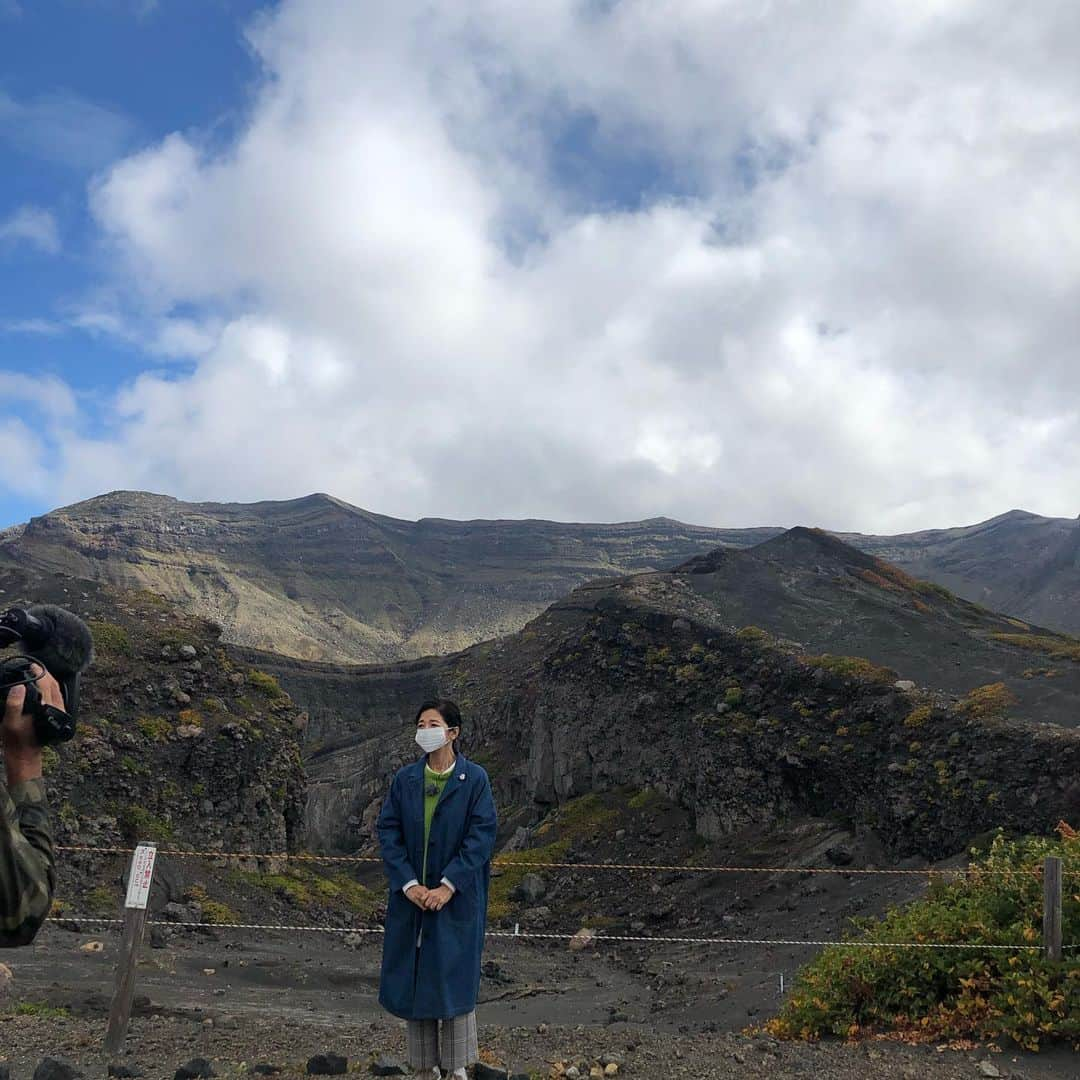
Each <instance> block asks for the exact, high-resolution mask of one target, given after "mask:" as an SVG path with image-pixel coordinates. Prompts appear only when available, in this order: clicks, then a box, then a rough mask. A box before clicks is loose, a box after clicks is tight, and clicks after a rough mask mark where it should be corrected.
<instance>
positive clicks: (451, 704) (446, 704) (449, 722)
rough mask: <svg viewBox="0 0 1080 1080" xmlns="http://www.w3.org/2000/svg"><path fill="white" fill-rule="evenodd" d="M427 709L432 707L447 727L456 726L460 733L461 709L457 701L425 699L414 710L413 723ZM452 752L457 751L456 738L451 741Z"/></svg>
mask: <svg viewBox="0 0 1080 1080" xmlns="http://www.w3.org/2000/svg"><path fill="white" fill-rule="evenodd" d="M428 709H434V710H435V711H436V712H437V713H438V714H439V715H440V716H441V717H442V718H443V720H445V721H446V726H447V727H448V728H457V729H458V735H459V737H460V735H461V710H460V709H459V708H458V706H457V702H455V701H450V700H448V699H447V698H431V699H429V700H428V701H425V702H424V703H423V704H422V705H421V706H420V708H419V709H417V710H416V719H415V720H414V721H413V723H414V724H417V723H419V722H420V717H421V716H423V715H424V713H426V712H427V711H428ZM453 747H454V753H455V754H456V753H457V748H458V740H457V739H455V740H454V742H453Z"/></svg>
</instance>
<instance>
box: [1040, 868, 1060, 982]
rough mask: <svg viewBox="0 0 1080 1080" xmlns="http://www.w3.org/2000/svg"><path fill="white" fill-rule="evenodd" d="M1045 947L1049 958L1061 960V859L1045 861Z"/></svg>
mask: <svg viewBox="0 0 1080 1080" xmlns="http://www.w3.org/2000/svg"><path fill="white" fill-rule="evenodd" d="M1043 947H1044V948H1045V949H1046V958H1047V960H1056V961H1058V962H1060V961H1061V860H1060V859H1059V858H1056V857H1055V856H1053V855H1051V856H1049V857H1048V858H1047V860H1046V862H1045V863H1043Z"/></svg>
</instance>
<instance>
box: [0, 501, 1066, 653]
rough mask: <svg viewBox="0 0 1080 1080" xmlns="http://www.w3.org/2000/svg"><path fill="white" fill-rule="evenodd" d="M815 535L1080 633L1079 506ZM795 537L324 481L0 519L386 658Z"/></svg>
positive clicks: (229, 635)
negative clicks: (293, 492) (433, 507)
mask: <svg viewBox="0 0 1080 1080" xmlns="http://www.w3.org/2000/svg"><path fill="white" fill-rule="evenodd" d="M800 528H803V527H802V526H796V529H800ZM811 531H812V532H814V533H815V535H819V536H834V537H836V538H837V539H838V540H839V541H841V542H844V543H846V544H848V546H849V547H852V548H855V549H857V550H859V551H862V552H863V553H865V554H866V555H867V556H868V557H871V558H877V557H880V558H884V559H885V560H887V561H888V562H890V563H892V564H894V565H895V566H897V567H899V568H900V569H902V570H904V571H905V572H907V573H909V574H911V575H914V576H915V577H918V578H921V579H924V580H927V581H930V582H934V583H936V584H939V585H943V586H945V587H946V588H948V589H950V590H951V591H953V592H955V593H956V594H957V595H959V596H961V597H963V598H965V599H968V600H971V601H974V602H977V603H980V604H982V605H984V606H988V607H991V608H995V609H997V610H1002V611H1005V612H1007V613H1009V614H1010V615H1013V616H1015V617H1019V618H1021V619H1023V620H1025V621H1032V622H1036V623H1039V624H1040V625H1045V626H1049V627H1052V628H1054V629H1056V630H1065V631H1075V632H1080V523H1078V522H1077V520H1075V519H1067V518H1046V517H1042V516H1040V515H1038V514H1034V513H1032V512H1030V511H1026V510H1022V509H1015V508H1014V509H1012V510H1009V511H1006V512H1005V513H1003V514H999V515H997V516H996V517H994V518H990V519H988V520H987V521H984V522H979V523H976V524H974V525H970V526H958V527H954V528H948V529H930V530H922V531H920V532H916V533H906V534H898V535H896V536H877V535H873V534H862V533H843V532H835V531H832V530H828V531H825V530H820V529H818V530H811ZM785 535H787V536H788V539H786V540H783V541H781V542H782V543H784V544H789V545H790V544H793V543H795V542H796V540H795V539H794V538H795V537H798V536H799V535H801V534H799V533H798V532H794V533H792V532H790V531H789V530H784V529H782V528H780V527H779V526H766V527H761V528H750V529H746V528H739V529H724V528H712V527H706V526H697V525H692V524H688V523H685V522H682V521H678V520H676V519H674V518H671V517H666V516H656V517H652V518H647V519H644V520H641V521H622V522H606V523H587V522H586V523H582V522H555V521H550V520H547V519H543V518H529V519H513V518H474V519H470V520H467V521H458V520H454V519H451V518H444V517H422V518H419V519H417V520H416V521H408V520H405V519H399V518H393V517H389V516H387V515H381V514H377V513H375V512H373V511H371V510H367V509H364V508H362V507H358V506H354V505H353V504H351V503H348V502H346V501H345V500H343V499H339V498H337V497H336V496H333V495H330V494H328V493H326V492H313V493H311V494H308V495H304V496H300V497H298V498H296V499H290V500H262V501H260V502H255V503H236V502H234V503H215V502H199V503H188V502H184V501H182V500H180V499H177V498H175V497H174V496H171V495H163V494H158V493H153V492H138V491H130V490H117V491H113V492H107V493H104V494H102V495H98V496H95V497H93V498H91V499H87V500H83V501H81V502H78V503H74V504H72V505H71V506H67V507H60V508H58V509H56V510H54V511H50V512H49V513H48V514H43V515H39V516H36V517H34V518H31V519H30V521H29V522H27V523H25V524H23V525H19V526H12V527H11V528H9V529H7V530H4V532H3V533H0V562H3V563H6V564H8V565H17V566H21V567H23V568H26V569H34V568H36V569H42V570H46V571H49V572H63V573H69V574H72V575H73V576H76V577H85V578H88V579H91V580H98V581H103V582H109V583H112V584H116V585H119V586H123V587H136V588H148V589H151V590H152V591H155V592H158V593H159V594H160V595H163V596H165V597H167V598H169V599H171V600H175V601H177V602H178V603H180V604H181V606H182V607H184V608H185V609H186V610H188V611H190V612H191V613H192V614H195V615H199V616H202V617H206V618H210V619H212V620H214V621H215V622H217V623H218V624H219V625H221V626H222V628H223V632H224V636H225V639H226V640H228V641H231V642H234V643H236V644H239V645H243V646H245V647H251V648H256V649H264V650H267V651H270V652H273V653H280V654H286V655H293V656H298V657H301V658H304V659H312V660H316V659H322V660H326V661H329V662H334V663H376V662H384V663H392V662H395V661H397V660H401V659H407V658H409V657H417V656H424V655H427V654H432V653H438V654H449V653H452V652H455V651H457V650H459V649H461V648H464V647H466V646H468V645H470V644H473V643H475V642H477V641H481V640H485V639H487V638H492V637H498V636H502V635H505V634H508V633H513V632H514V631H516V630H518V629H520V628H521V627H522V626H524V625H525V624H526V623H527V622H528V621H529V619H530V618H532V617H534V616H535V615H537V614H539V613H540V612H541V611H543V610H544V608H545V607H546V606H547V605H548V604H550V603H552V602H553V601H555V600H557V599H558V598H559V597H560V596H561V595H563V594H564V593H566V592H568V591H569V590H571V589H573V588H575V587H577V586H579V585H582V584H584V583H585V582H586V581H588V580H590V579H592V578H598V579H603V578H610V577H613V576H617V575H620V574H625V573H631V572H645V571H657V570H665V569H668V568H670V567H673V566H677V565H679V564H681V563H683V562H685V561H687V560H688V559H689V560H692V559H695V558H698V557H701V558H705V559H706V560H708V559H709V558H710V557H711V558H712V559H713V560H719V559H721V557H722V556H721V553H722V552H723V551H733V550H744V549H746V548H749V547H752V546H755V545H759V544H768V543H770V542H774V541H776V540H777V538H778V537H783V536H785ZM801 542H803V543H809V542H810V540H809V538H808V537H806V536H803V538H802V541H801ZM823 542H824V541H822V543H823ZM710 553H711V554H710ZM846 557H847V558H852V557H853V556H851V555H850V554H848V555H847V556H846ZM706 564H707V563H706ZM867 569H868V570H869V569H872V568H871V567H869V566H867Z"/></svg>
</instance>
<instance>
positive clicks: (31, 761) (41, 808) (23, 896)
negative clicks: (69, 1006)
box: [0, 665, 64, 948]
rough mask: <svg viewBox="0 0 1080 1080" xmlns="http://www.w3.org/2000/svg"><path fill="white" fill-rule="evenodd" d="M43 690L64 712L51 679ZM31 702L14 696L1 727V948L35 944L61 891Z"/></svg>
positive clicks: (17, 690) (41, 684)
mask: <svg viewBox="0 0 1080 1080" xmlns="http://www.w3.org/2000/svg"><path fill="white" fill-rule="evenodd" d="M35 670H37V666H36V665H35ZM37 685H38V690H39V691H40V692H41V697H42V700H43V701H44V702H45V704H47V705H55V706H56V707H57V708H61V709H62V708H63V707H64V701H63V697H62V695H61V693H60V687H59V685H58V684H57V682H56V680H55V679H54V678H53V677H52V676H51V675H49V674H48V673H47V672H46V673H44V674H43V675H42V676H41V678H40V680H39V681H38V684H37ZM25 696H26V691H25V690H24V688H23V687H21V686H17V687H13V688H12V689H11V690H9V691H8V698H7V708H6V709H5V711H4V716H3V721H2V723H0V733H2V735H3V747H4V767H5V772H6V774H7V787H6V788H5V787H4V786H3V785H0V948H4V947H10V946H15V945H26V944H28V943H29V942H30V941H32V940H33V938H34V935H35V934H36V933H37V932H38V929H39V928H40V926H41V924H42V923H43V922H44V921H45V918H46V916H47V915H48V914H49V908H50V907H51V906H52V896H53V890H54V889H55V887H56V869H55V860H54V858H53V848H52V829H51V826H50V823H49V809H48V804H47V803H46V801H45V783H44V781H43V780H42V778H41V747H40V746H39V745H38V744H37V740H36V739H35V738H34V726H33V720H32V719H31V717H29V716H24V715H23V711H22V709H23V699H24V698H25Z"/></svg>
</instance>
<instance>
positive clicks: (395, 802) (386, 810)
mask: <svg viewBox="0 0 1080 1080" xmlns="http://www.w3.org/2000/svg"><path fill="white" fill-rule="evenodd" d="M375 831H376V832H377V833H378V834H379V853H380V854H381V855H382V861H383V866H384V867H386V876H387V877H388V878H389V879H390V888H391V889H394V890H395V891H396V890H397V889H401V888H403V887H404V886H405V884H406V883H407V882H409V881H411V880H415V879H416V876H417V875H416V871H415V870H414V869H413V868H412V865H411V863H410V862H409V856H408V853H407V851H406V850H405V830H404V827H403V826H402V821H401V784H400V782H399V780H398V778H397V777H396V776H395V777H394V779H393V781H392V782H391V784H390V790H389V792H387V795H386V799H385V800H384V801H383V805H382V810H380V811H379V819H378V821H377V822H376V824H375Z"/></svg>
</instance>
